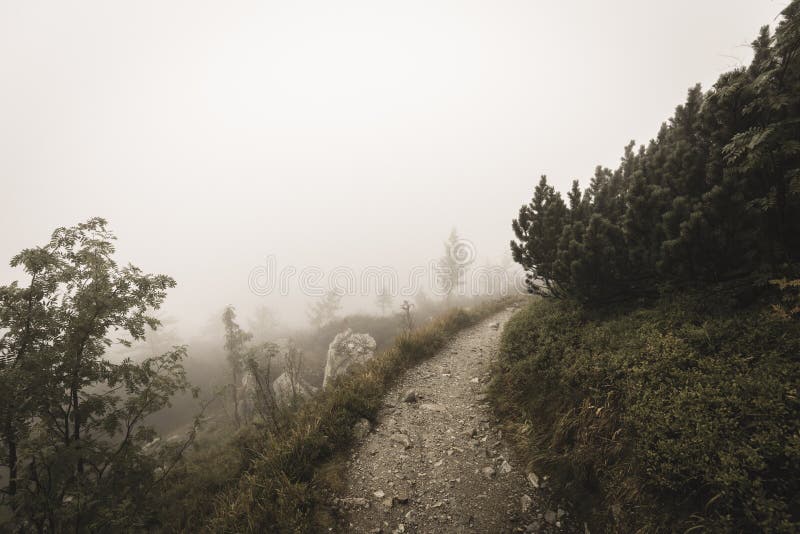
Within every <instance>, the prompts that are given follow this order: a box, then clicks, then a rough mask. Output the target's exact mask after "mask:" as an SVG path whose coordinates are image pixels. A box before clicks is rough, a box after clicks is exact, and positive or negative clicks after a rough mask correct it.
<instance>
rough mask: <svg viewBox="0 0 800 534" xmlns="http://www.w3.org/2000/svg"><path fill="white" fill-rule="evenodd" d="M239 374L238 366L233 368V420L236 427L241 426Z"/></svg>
mask: <svg viewBox="0 0 800 534" xmlns="http://www.w3.org/2000/svg"><path fill="white" fill-rule="evenodd" d="M238 384H239V380H238V376H237V373H236V368H235V367H234V368H233V388H232V389H233V420H234V422H235V423H236V428H239V425H240V422H239V391H238V389H239V388H238Z"/></svg>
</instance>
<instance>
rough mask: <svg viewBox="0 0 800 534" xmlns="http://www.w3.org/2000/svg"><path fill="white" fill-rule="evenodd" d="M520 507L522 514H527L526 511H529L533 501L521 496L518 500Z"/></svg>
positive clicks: (528, 497) (527, 496)
mask: <svg viewBox="0 0 800 534" xmlns="http://www.w3.org/2000/svg"><path fill="white" fill-rule="evenodd" d="M519 502H520V505H521V507H522V513H523V514H527V513H528V510H530V509H531V504H533V499H531V498H530V496H529V495H523V496H522V497H520V498H519Z"/></svg>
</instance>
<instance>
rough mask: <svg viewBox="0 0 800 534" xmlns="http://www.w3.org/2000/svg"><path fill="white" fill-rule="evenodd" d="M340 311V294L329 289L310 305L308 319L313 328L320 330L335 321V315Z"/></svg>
mask: <svg viewBox="0 0 800 534" xmlns="http://www.w3.org/2000/svg"><path fill="white" fill-rule="evenodd" d="M341 309H342V293H341V291H339V290H336V289H331V290H330V291H328V292H327V293H325V296H324V297H322V298H321V299H320V300H318V301H317V302H315V303H314V304H312V305H311V307H310V309H309V312H308V318H309V320H310V321H311V325H312V326H313V327H314V328H322V327H323V326H325V325H326V324H328V323H330V322H331V321H333V320H334V319H336V314H337V313H339V310H341Z"/></svg>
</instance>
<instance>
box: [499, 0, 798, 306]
mask: <svg viewBox="0 0 800 534" xmlns="http://www.w3.org/2000/svg"><path fill="white" fill-rule="evenodd" d="M782 14H783V16H784V18H783V19H782V21H781V22H780V23H779V25H778V27H777V30H776V32H775V33H774V35H772V34H771V33H770V30H769V28H768V27H763V28H762V29H761V32H760V34H759V36H758V38H757V39H756V40H755V41H754V42H753V50H754V52H755V55H754V58H753V61H752V63H751V64H750V66H749V67H742V68H739V69H736V70H733V71H731V72H727V73H725V74H723V75H722V76H720V78H719V80H718V81H717V83H716V84H715V85H714V87H713V89H711V90H710V91H708V92H705V93H704V92H703V91H702V90H701V88H700V86H699V85H698V86H695V87H693V88H692V89H690V90H689V93H688V97H687V99H686V102H685V103H684V104H683V105H681V106H678V107H677V109H676V110H675V115H674V117H673V118H671V119H670V120H669V122H667V123H664V124H663V125H662V126H661V129H660V130H659V132H658V135H657V136H656V138H655V139H653V140H651V141H650V143H649V144H647V146H640V147H639V148H638V150H637V149H635V148H634V143H633V142H631V143H630V144H629V145H628V146H627V147H626V148H625V153H624V156H623V157H622V162H621V164H620V166H619V167H618V168H617V169H616V170H613V171H612V170H610V169H607V168H602V167H597V168H596V170H595V173H594V176H593V177H592V179H591V182H590V184H589V187H588V188H587V189H585V190H581V188H580V187H579V184H578V182H577V181H575V182H573V185H572V189H571V190H570V191H569V192H568V193H567V198H566V201H565V200H564V199H563V198H562V196H561V194H560V193H558V192H557V191H555V189H554V188H553V187H552V186H550V185H549V184H548V183H547V179H546V177H544V176H542V178H541V180H540V181H539V184H538V185H537V186H536V188H535V191H534V194H533V199H532V200H531V202H530V203H529V204H526V205H524V206H522V208H521V209H520V212H519V217H518V218H517V219H515V220H514V222H513V229H514V232H515V234H516V237H517V240H514V241H512V242H511V249H512V253H513V257H514V259H515V260H516V261H517V262H518V263H520V264H521V265H522V266H523V267H524V268H525V270H526V273H527V282H528V286H529V288H530V290H531V291H532V292H537V293H542V294H546V295H551V296H556V297H570V298H575V299H577V300H580V301H584V302H592V303H602V302H608V301H613V300H620V299H628V298H632V297H633V298H635V297H640V296H647V295H651V294H657V293H658V292H659V291H663V290H665V289H670V288H675V287H686V286H691V285H703V286H708V285H714V284H731V285H735V284H737V283H739V282H742V281H744V285H746V286H747V287H749V288H752V287H753V284H755V285H756V286H759V285H761V286H766V285H767V283H768V281H769V280H772V279H775V278H784V277H789V278H797V276H798V273H797V268H798V260H800V1H798V0H795V1H793V2H792V3H791V4H790V5H789V6H787V7H786V8H785V9H784V11H783V13H782Z"/></svg>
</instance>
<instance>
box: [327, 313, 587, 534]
mask: <svg viewBox="0 0 800 534" xmlns="http://www.w3.org/2000/svg"><path fill="white" fill-rule="evenodd" d="M512 313H513V310H511V309H508V310H505V311H502V312H500V313H498V314H497V315H495V316H493V317H491V318H489V319H487V320H486V321H484V322H482V323H480V324H478V325H476V326H474V327H471V328H469V329H467V330H465V331H464V332H462V333H461V334H459V335H458V336H457V337H456V338H455V339H454V340H453V341H451V342H450V343H449V344H448V345H447V346H446V347H445V348H444V349H443V350H441V351H440V352H439V353H438V354H437V355H436V356H434V357H433V358H431V359H429V360H427V361H425V362H423V363H422V364H420V365H419V366H417V367H415V368H414V369H412V370H410V371H408V372H407V373H406V374H405V375H404V376H403V377H402V378H401V379H400V380H399V381H398V384H397V385H396V386H395V388H394V389H393V390H392V391H390V392H389V394H388V395H387V396H386V399H385V404H384V407H383V409H382V410H381V412H380V414H379V417H378V422H377V425H376V427H375V428H374V429H372V431H371V432H369V433H367V434H366V435H365V436H364V437H363V438H362V441H361V442H360V445H359V446H358V447H356V449H355V450H354V451H353V453H352V456H351V458H350V460H349V462H348V465H347V480H346V488H347V489H346V491H345V494H344V495H342V496H341V497H342V498H340V499H337V502H338V504H339V507H340V510H342V512H343V514H342V515H343V517H344V522H343V524H342V525H341V527H342V530H343V531H345V532H366V533H379V532H380V533H386V534H388V533H390V532H391V533H395V532H419V533H443V532H450V533H456V532H457V533H461V532H471V533H478V532H485V533H492V534H499V533H503V532H573V531H575V530H576V529H575V527H574V526H571V525H569V523H570V521H569V514H568V513H567V512H566V511H565V510H561V509H560V508H558V507H557V506H555V505H552V504H550V503H548V502H547V501H548V498H547V496H546V490H543V489H541V488H536V487H534V484H533V483H532V482H531V480H529V477H528V476H527V475H528V474H527V473H526V472H525V470H524V466H522V465H520V464H518V463H517V462H516V461H515V458H514V456H513V455H512V453H511V450H510V447H509V446H507V444H506V442H505V441H504V440H503V437H502V432H501V431H499V430H497V429H496V428H494V426H495V423H496V420H495V418H494V416H493V415H492V412H491V409H490V408H489V406H488V405H487V404H486V402H485V400H486V395H485V393H483V390H484V389H485V385H486V383H487V382H488V380H489V366H490V362H491V361H492V360H493V359H494V358H495V356H496V354H497V350H498V344H499V341H500V333H501V330H502V325H503V324H504V323H505V322H506V321H507V320H508V318H509V317H510V316H511V315H512ZM498 323H499V325H498ZM498 326H499V328H498ZM409 390H413V395H410V396H415V397H416V399H415V400H413V401H411V399H405V400H404V396H406V395H408V392H409ZM409 401H411V402H409ZM365 432H366V429H365ZM534 477H535V475H534V476H533V477H531V478H534ZM534 482H537V481H536V480H535V478H534ZM543 483H544V485H546V481H545V480H539V481H538V482H537V485H539V486H542V485H543ZM582 530H583V529H581V531H582Z"/></svg>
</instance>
